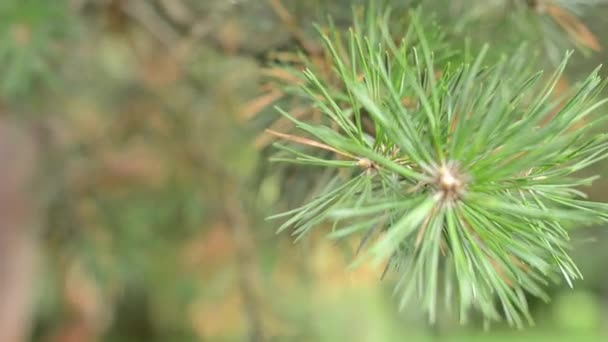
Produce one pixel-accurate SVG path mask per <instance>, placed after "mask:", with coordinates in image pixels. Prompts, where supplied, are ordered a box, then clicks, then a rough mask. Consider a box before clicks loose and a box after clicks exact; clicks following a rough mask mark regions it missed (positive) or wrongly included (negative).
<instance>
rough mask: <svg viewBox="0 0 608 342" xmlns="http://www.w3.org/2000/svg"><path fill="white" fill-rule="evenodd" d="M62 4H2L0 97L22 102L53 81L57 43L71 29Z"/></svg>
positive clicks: (7, 0) (11, 0)
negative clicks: (30, 92)
mask: <svg viewBox="0 0 608 342" xmlns="http://www.w3.org/2000/svg"><path fill="white" fill-rule="evenodd" d="M70 21H71V20H70V16H69V15H68V9H67V4H66V2H65V1H63V0H58V1H45V0H4V1H2V3H1V4H0V74H2V79H1V81H0V95H2V96H4V97H7V98H9V99H11V98H18V97H19V98H22V97H23V96H24V95H26V93H27V92H29V91H32V90H33V89H35V86H37V85H40V84H49V83H50V82H53V81H54V80H55V76H54V75H55V73H56V71H57V70H56V69H57V67H58V66H57V65H56V64H53V63H57V58H58V56H59V54H60V52H61V49H62V47H61V42H62V41H63V39H65V38H66V37H67V35H68V34H69V31H70V30H71V29H72V27H71V25H70Z"/></svg>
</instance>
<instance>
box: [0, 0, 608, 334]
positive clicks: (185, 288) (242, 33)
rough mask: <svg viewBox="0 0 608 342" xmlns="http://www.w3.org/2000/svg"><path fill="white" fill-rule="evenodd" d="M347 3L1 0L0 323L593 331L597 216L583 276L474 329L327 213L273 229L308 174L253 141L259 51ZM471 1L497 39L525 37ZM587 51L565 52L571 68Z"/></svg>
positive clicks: (306, 34)
mask: <svg viewBox="0 0 608 342" xmlns="http://www.w3.org/2000/svg"><path fill="white" fill-rule="evenodd" d="M504 1H507V0H504ZM423 2H424V1H423ZM491 2H500V1H499V0H493V1H471V4H470V6H468V7H467V6H464V7H463V8H465V9H466V11H467V12H468V13H473V12H474V13H485V12H475V11H476V10H477V5H478V4H480V3H481V4H482V5H484V4H488V3H491ZM572 2H573V3H574V2H576V1H572ZM579 2H583V1H579ZM587 2H593V3H594V5H595V6H597V7H595V8H596V9H595V10H593V11H588V12H586V13H581V14H580V17H579V18H580V20H581V21H582V22H584V24H585V25H586V27H588V28H589V30H591V31H592V32H594V33H595V36H596V37H597V39H598V41H599V44H600V45H601V46H608V35H607V34H606V33H605V32H606V30H607V29H608V21H607V19H605V18H606V14H608V9H607V8H606V6H605V5H603V4H601V1H587ZM356 3H365V1H347V0H340V1H337V0H333V1H322V0H282V1H279V0H131V1H129V0H122V1H121V0H0V342H13V341H53V342H87V341H117V342H120V341H125V342H126V341H397V340H399V341H403V340H407V341H410V340H411V341H474V340H479V341H507V340H511V339H513V338H517V339H520V340H531V341H554V340H557V341H571V340H574V339H577V340H578V339H582V340H589V341H605V340H608V282H607V281H608V271H606V264H607V262H608V231H606V229H604V228H606V227H590V228H589V227H587V228H584V229H583V228H582V229H579V230H577V231H576V232H574V233H573V244H574V247H575V249H574V251H573V255H574V258H575V260H576V261H577V263H578V264H579V266H580V268H581V270H582V272H583V274H584V276H585V280H584V281H581V282H578V283H577V284H576V286H575V289H574V290H572V289H569V288H568V287H567V286H566V285H565V284H564V286H563V287H555V288H553V289H551V293H552V296H553V297H552V298H553V301H552V302H551V303H548V304H546V303H542V302H537V301H535V300H534V299H531V307H532V311H533V313H534V317H535V318H536V320H537V325H536V326H535V327H531V328H529V329H527V330H525V331H513V330H512V329H510V328H507V327H502V326H500V325H495V326H493V327H492V330H491V331H488V332H484V331H483V329H482V328H481V327H482V325H481V321H479V322H473V323H471V324H469V325H467V326H464V327H462V326H459V325H458V324H457V320H455V319H454V317H449V316H446V317H442V319H441V320H440V324H438V325H437V326H433V327H430V326H428V325H427V324H426V320H425V316H423V315H420V313H419V312H418V310H417V308H416V307H415V306H413V307H412V308H411V309H410V308H408V309H406V310H405V311H404V312H401V313H398V312H397V305H396V303H395V299H394V297H393V295H392V285H393V283H392V282H391V280H390V279H385V280H384V281H381V280H380V275H381V272H382V270H381V269H380V270H377V269H372V268H370V267H367V266H365V265H363V266H360V267H358V268H357V269H354V270H351V269H349V268H348V265H349V262H350V260H351V258H352V255H353V249H352V248H349V247H352V246H349V245H348V244H340V245H339V244H337V243H336V242H335V241H331V240H328V239H327V238H325V237H324V235H323V229H319V230H318V234H317V233H315V234H312V235H311V236H310V237H309V238H308V239H305V240H302V241H299V242H298V243H295V244H294V242H293V240H292V238H291V236H289V234H281V235H276V234H275V231H276V228H277V227H278V223H277V222H276V221H266V220H265V217H267V216H269V215H271V214H274V213H277V212H279V211H282V210H286V209H289V208H294V207H295V206H296V205H298V203H300V201H301V199H302V198H303V197H305V196H306V195H307V194H308V193H309V190H310V189H311V188H314V184H315V179H316V178H317V177H321V176H322V175H319V173H315V172H312V171H310V172H309V170H306V169H305V170H301V169H298V168H295V167H293V166H285V165H277V164H271V163H269V162H268V161H267V159H268V157H269V155H270V154H271V153H272V147H271V143H272V139H271V137H269V136H266V135H264V134H262V132H263V128H265V127H269V126H271V127H273V128H275V129H277V130H281V129H284V128H286V127H284V125H285V123H284V122H282V121H280V120H279V119H277V114H276V112H275V110H274V109H272V105H273V104H281V105H284V106H287V107H289V106H290V103H291V102H290V101H291V100H290V99H289V98H287V97H286V96H284V95H283V94H282V92H281V91H280V90H278V89H277V88H276V87H273V84H272V82H270V81H269V78H271V77H279V78H280V76H281V75H280V71H277V70H278V69H276V68H274V67H272V65H273V62H277V61H283V62H285V61H288V62H289V61H292V60H293V58H294V56H295V55H294V52H295V51H298V50H301V51H304V52H306V53H310V54H314V53H315V51H318V50H317V49H318V39H317V38H316V35H315V33H314V29H313V26H312V24H313V22H322V21H323V20H324V19H325V18H326V16H327V15H328V14H329V15H331V16H332V17H333V18H334V21H335V22H336V24H337V25H338V26H344V27H346V26H347V25H348V23H349V21H350V20H351V19H350V18H351V6H352V5H353V4H356ZM392 3H393V5H394V6H395V7H397V8H399V7H400V6H405V5H407V6H410V5H411V3H408V2H407V1H404V0H402V1H397V0H395V1H392ZM406 3H407V4H406ZM454 3H460V4H461V5H462V3H467V1H454ZM595 3H597V4H595ZM429 4H430V5H429V7H431V9H436V10H437V12H438V13H439V14H440V16H439V18H446V19H440V24H442V25H444V26H446V27H447V28H451V27H452V26H450V25H455V24H454V22H450V21H449V20H450V18H451V17H458V16H457V15H454V14H453V13H452V14H451V15H450V13H451V12H449V11H447V9H446V7H447V6H445V5H444V4H442V1H439V0H437V1H433V0H431V1H429ZM461 7H462V6H461ZM482 7H483V6H482ZM450 10H453V8H452V9H450ZM456 10H458V8H456ZM446 11H447V12H446ZM475 18H476V19H475V20H478V21H477V22H476V24H470V25H478V26H472V27H477V28H478V29H477V30H473V31H477V33H478V35H479V37H477V39H478V40H479V41H486V40H490V41H492V42H493V44H494V46H496V47H498V48H499V49H500V50H499V51H500V52H505V51H506V52H508V51H509V49H510V47H511V46H513V44H512V43H513V41H517V40H520V39H523V38H522V37H525V38H534V37H536V36H534V35H532V34H531V33H530V31H527V29H523V30H521V29H518V28H516V27H514V26H512V25H513V24H512V23H513V22H511V24H509V23H508V22H501V23H502V24H501V25H505V26H496V25H498V24H497V21H496V19H495V14H491V13H490V14H488V15H487V16H486V15H485V14H480V15H478V16H476V17H475ZM441 20H446V21H445V22H441ZM484 20H485V21H484ZM488 22H490V23H491V24H492V25H494V26H493V27H494V29H491V28H488V27H489V26H488V25H489V24H488ZM509 25H511V26H509ZM496 28H500V29H499V30H496ZM475 38H476V36H475V35H474V36H473V39H475ZM454 39H456V38H454ZM539 39H540V40H539V41H536V44H537V45H535V44H532V45H531V46H533V47H534V46H543V43H544V42H545V41H544V39H546V37H544V38H539ZM532 40H533V39H532ZM533 42H534V40H533ZM540 49H541V50H543V48H542V47H541V48H540ZM602 51H603V50H602ZM602 51H600V52H597V53H592V54H583V53H580V52H577V53H576V54H575V56H574V58H573V63H572V65H571V66H570V68H569V70H568V76H567V77H568V79H569V80H573V81H575V80H577V79H579V78H580V77H582V76H585V73H588V72H590V71H591V70H592V69H594V68H595V67H596V66H597V65H599V64H601V63H602V62H603V61H604V60H605V59H606V53H605V52H602ZM549 52H551V51H549ZM553 53H555V51H553ZM543 61H544V63H546V67H547V68H551V66H552V65H553V61H552V58H551V53H547V56H546V59H544V60H543ZM603 74H604V75H605V74H606V71H604V72H603ZM607 169H608V164H607V163H604V164H603V165H599V166H597V167H595V168H594V169H593V170H588V171H587V172H589V173H595V174H600V175H605V174H606V172H605V170H607ZM607 189H608V177H604V178H603V179H600V180H599V181H597V183H595V185H594V187H593V188H590V189H585V191H586V192H587V193H588V194H589V195H590V198H591V199H593V200H603V201H608V195H606V193H607ZM389 278H390V277H389Z"/></svg>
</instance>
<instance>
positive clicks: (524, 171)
mask: <svg viewBox="0 0 608 342" xmlns="http://www.w3.org/2000/svg"><path fill="white" fill-rule="evenodd" d="M403 18H404V20H403V21H401V22H399V24H398V25H397V26H396V27H393V26H391V25H393V23H395V22H396V21H395V20H391V16H390V11H382V12H381V11H377V10H367V11H366V13H365V15H364V16H363V19H361V17H360V16H355V23H354V24H353V27H352V28H351V29H350V30H349V32H348V33H347V34H343V33H341V32H340V31H339V30H336V29H335V28H333V27H331V26H330V27H329V29H326V30H323V29H319V32H320V34H321V37H322V41H323V43H324V45H323V55H324V56H327V59H326V61H327V62H328V63H329V68H326V69H325V71H320V70H319V68H318V67H316V66H317V65H318V64H315V63H311V62H310V61H309V60H305V64H306V65H307V68H305V69H304V70H303V71H299V70H298V69H297V68H288V67H285V69H284V70H283V72H284V73H285V75H289V77H290V78H291V79H297V80H298V81H297V82H294V83H293V86H285V87H284V88H283V90H285V91H287V92H290V93H292V94H294V95H295V96H297V97H300V98H301V99H303V101H306V102H307V103H308V108H312V109H313V110H314V111H315V112H316V113H318V114H319V115H318V116H316V118H315V119H314V120H313V119H312V118H308V119H302V118H301V116H297V115H293V113H290V111H285V110H282V109H279V111H280V112H281V113H282V115H283V117H284V120H287V121H288V122H290V123H291V124H292V125H293V126H294V127H295V128H296V130H297V131H298V132H299V133H293V134H291V133H282V132H278V131H276V130H268V133H270V135H272V136H274V137H275V138H278V139H280V140H282V141H284V142H286V144H281V143H276V144H275V146H276V148H278V149H279V152H278V153H277V155H276V156H274V157H273V160H274V161H281V162H289V163H295V164H298V165H302V166H300V167H305V166H311V167H317V168H321V169H323V170H326V171H328V170H329V172H331V175H332V176H331V178H330V179H329V181H327V182H324V183H323V184H322V187H320V190H319V191H317V192H316V193H315V194H314V196H313V197H312V198H310V199H309V200H308V202H307V203H306V204H304V205H303V206H301V207H299V208H296V209H293V210H290V211H287V212H284V213H281V214H278V215H275V216H273V217H272V218H274V219H279V218H282V219H284V223H283V224H282V225H281V226H280V228H279V231H284V230H287V229H291V230H292V231H293V234H294V235H295V236H296V238H298V239H299V238H301V237H303V236H305V235H306V234H307V233H309V232H310V231H311V230H313V229H315V228H317V227H322V226H323V225H322V223H324V222H325V223H326V222H329V223H330V224H331V226H332V228H331V232H330V233H329V237H331V238H335V239H342V238H346V237H349V236H352V235H357V236H360V237H361V244H360V246H359V249H358V251H357V255H358V259H357V260H356V263H359V262H362V261H366V260H370V259H371V261H372V262H373V263H376V264H385V265H386V268H385V272H386V271H392V272H395V274H396V275H397V278H398V281H397V284H396V286H395V294H396V295H398V298H399V304H400V307H401V308H403V307H405V306H406V305H407V304H411V303H420V304H421V305H422V307H423V308H424V309H425V311H426V312H427V313H428V316H429V319H430V321H431V322H435V320H436V319H437V316H438V314H437V313H438V309H439V307H440V305H441V303H443V306H444V307H445V308H446V310H448V311H454V310H455V311H456V313H457V314H458V316H459V317H460V320H461V322H463V323H464V322H466V321H467V320H468V319H469V317H470V313H471V311H472V309H473V310H476V311H479V312H481V313H482V314H483V317H484V318H485V319H486V320H487V322H491V321H501V320H503V319H504V320H506V321H507V322H508V323H509V324H511V325H515V326H518V327H521V326H523V325H525V324H526V323H528V324H532V323H533V319H532V317H531V315H530V312H529V308H528V301H527V296H529V295H532V296H535V297H538V298H540V299H543V300H546V301H548V300H549V296H548V294H547V293H546V287H547V285H548V284H549V283H551V282H558V281H561V280H565V281H566V282H567V283H568V284H569V285H571V286H572V282H573V281H574V280H575V279H577V278H581V274H580V272H579V270H578V269H577V267H576V265H575V264H574V263H573V261H572V259H571V258H570V256H569V250H570V249H571V242H570V238H569V229H570V228H572V227H580V226H582V225H588V224H594V223H597V222H602V221H607V220H608V205H606V204H603V203H595V202H591V201H587V200H586V196H585V194H584V193H582V192H581V191H580V188H581V187H582V186H588V185H590V184H591V182H592V181H593V180H594V179H595V177H587V178H584V177H579V176H578V173H577V172H578V171H580V170H582V169H585V168H586V167H588V166H589V165H591V164H594V163H596V162H598V161H599V160H601V159H603V158H605V157H606V156H607V155H608V154H607V151H608V141H607V138H608V136H607V135H606V134H598V133H595V130H594V129H593V128H594V127H597V125H598V124H600V123H601V121H602V120H604V119H605V118H606V116H605V115H598V112H599V111H600V109H601V107H602V105H604V104H605V102H606V101H607V100H606V99H603V98H601V96H600V95H601V94H600V93H601V91H602V89H603V87H604V85H605V81H603V80H601V79H600V77H599V76H598V70H595V71H593V72H592V73H591V74H590V75H589V76H588V77H587V78H586V79H584V80H583V81H582V82H580V83H578V84H576V85H573V86H572V87H570V88H569V90H568V91H565V92H563V93H562V94H560V95H559V96H557V95H556V87H557V86H558V84H559V82H560V80H561V75H562V73H563V71H564V69H565V67H566V62H567V60H568V58H569V57H570V55H571V54H570V53H568V54H566V56H565V58H564V60H563V62H562V63H561V64H560V65H559V67H558V68H557V70H556V71H555V72H554V73H553V74H552V75H544V74H543V72H537V71H535V70H533V68H534V63H531V53H530V52H529V51H530V49H529V47H526V46H522V47H521V48H520V49H518V50H517V51H516V52H514V53H512V54H509V55H508V56H504V57H503V58H501V59H500V60H498V61H494V60H489V59H488V58H486V55H487V52H488V49H489V48H488V47H487V46H486V47H484V48H483V49H481V50H479V51H476V50H474V49H472V48H468V47H467V46H466V44H465V47H464V48H453V47H450V46H449V44H447V43H446V41H445V36H444V34H443V33H442V30H441V29H440V28H439V27H437V26H436V25H434V24H433V23H432V22H429V21H427V20H425V19H426V18H428V17H427V16H422V15H421V14H420V12H418V11H413V12H411V13H410V14H409V15H407V16H403ZM389 23H390V24H389ZM394 37H399V38H398V39H395V38H394Z"/></svg>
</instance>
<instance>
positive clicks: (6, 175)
mask: <svg viewBox="0 0 608 342" xmlns="http://www.w3.org/2000/svg"><path fill="white" fill-rule="evenodd" d="M6 121H7V120H4V119H0V341H2V342H18V341H25V340H27V336H28V332H29V325H30V311H31V310H30V306H31V304H32V303H31V302H32V300H31V299H32V290H33V286H32V285H33V283H34V279H33V278H34V277H33V274H34V269H33V267H34V250H35V249H34V245H33V243H34V240H33V234H32V229H31V227H32V223H33V222H34V219H35V209H34V207H35V205H34V201H33V199H32V196H31V193H32V190H33V189H32V185H33V184H32V178H33V177H32V176H33V174H34V172H33V170H34V164H35V163H34V161H35V159H36V156H35V148H34V144H33V141H32V139H30V137H29V136H28V135H27V134H25V133H24V131H22V130H20V129H19V128H18V127H16V126H15V125H13V124H10V123H8V122H6Z"/></svg>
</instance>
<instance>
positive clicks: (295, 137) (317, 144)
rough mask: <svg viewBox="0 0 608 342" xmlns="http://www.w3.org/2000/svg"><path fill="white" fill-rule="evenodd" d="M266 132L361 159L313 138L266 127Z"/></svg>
mask: <svg viewBox="0 0 608 342" xmlns="http://www.w3.org/2000/svg"><path fill="white" fill-rule="evenodd" d="M266 132H267V133H270V134H272V135H274V136H276V137H279V138H281V139H284V140H288V141H292V142H295V143H298V144H302V145H308V146H313V147H317V148H320V149H323V150H326V151H330V152H334V153H336V154H339V155H341V156H344V157H347V158H351V159H359V158H357V157H355V156H353V155H351V154H349V153H347V152H343V151H340V150H337V149H335V148H333V147H331V146H329V145H326V144H323V143H320V142H318V141H314V140H312V139H308V138H303V137H299V136H297V135H291V134H285V133H279V132H276V131H273V130H271V129H266Z"/></svg>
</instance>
